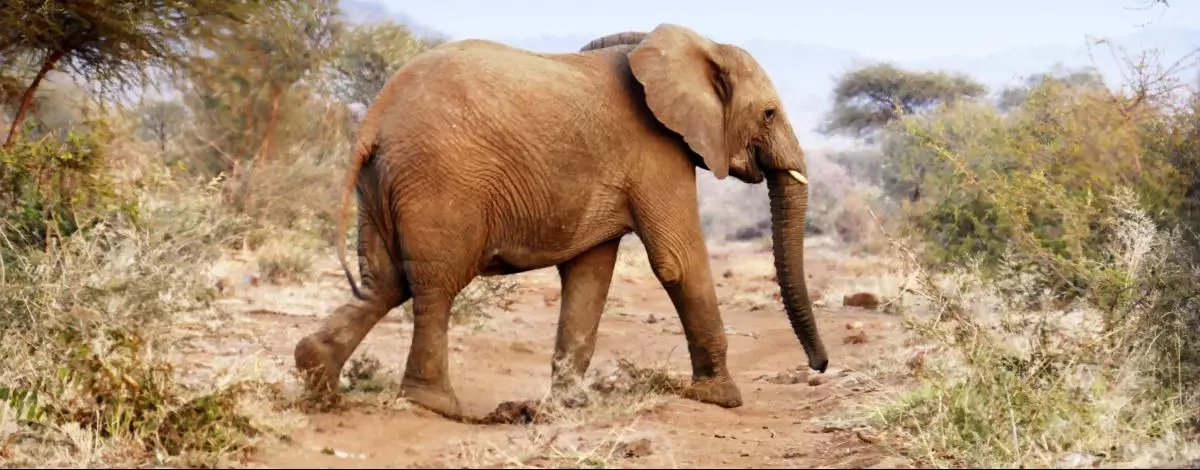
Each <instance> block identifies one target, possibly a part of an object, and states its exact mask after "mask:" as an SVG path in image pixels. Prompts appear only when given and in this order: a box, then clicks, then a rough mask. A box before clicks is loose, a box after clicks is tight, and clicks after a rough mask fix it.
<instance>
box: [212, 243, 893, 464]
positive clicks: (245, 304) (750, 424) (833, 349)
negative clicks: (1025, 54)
mask: <svg viewBox="0 0 1200 470" xmlns="http://www.w3.org/2000/svg"><path fill="white" fill-rule="evenodd" d="M627 245H631V246H629V247H627V248H626V247H623V252H622V260H621V262H620V263H619V266H618V272H617V274H616V276H615V280H614V285H613V288H612V291H611V294H610V296H609V302H608V307H607V311H606V313H605V315H604V317H603V320H602V322H601V325H600V333H599V338H598V342H597V346H596V355H595V358H594V359H593V361H592V365H591V369H590V371H589V377H599V376H603V375H604V374H608V373H610V371H612V370H614V364H615V362H616V360H617V359H618V358H626V359H629V360H631V361H633V362H634V363H636V364H638V365H640V366H644V367H653V366H656V365H665V367H666V368H667V369H669V370H670V371H671V372H673V373H677V374H680V375H683V374H686V373H688V371H690V366H689V363H688V359H687V350H686V343H685V341H684V337H683V334H682V330H681V329H680V327H679V321H678V319H677V318H676V316H675V313H674V310H673V308H672V306H671V303H670V300H669V299H668V298H667V295H666V293H665V292H664V291H663V290H662V288H661V286H660V285H658V283H657V281H656V280H655V279H654V277H653V275H652V274H651V273H650V271H649V268H648V266H647V265H645V260H644V255H641V254H640V251H641V249H642V248H641V247H640V245H636V240H635V241H634V243H627ZM710 252H711V256H712V259H713V272H714V273H715V275H716V277H717V285H718V296H719V297H720V299H721V302H722V316H723V318H724V321H725V324H726V327H727V332H728V333H729V366H730V368H731V370H732V372H733V373H734V377H735V379H736V380H737V381H738V383H739V385H740V387H741V389H742V393H743V398H744V401H745V405H743V406H742V407H740V408H736V409H722V408H719V407H715V406H711V405H705V404H701V403H698V402H694V401H691V400H686V399H682V398H678V397H670V396H667V397H653V398H644V399H638V400H637V401H629V400H626V401H624V402H620V401H617V402H614V403H615V404H614V403H603V404H594V406H591V407H589V408H590V409H588V410H582V411H578V412H577V413H576V415H574V417H573V419H562V420H559V421H556V422H554V423H550V424H541V425H492V426H471V425H465V424H460V423H455V422H451V421H448V420H445V419H443V418H440V417H438V416H436V415H433V414H431V413H429V412H427V411H425V410H422V409H419V408H415V407H411V406H408V405H407V404H406V403H405V402H403V400H391V401H389V400H387V399H385V398H379V397H386V395H387V394H386V393H378V394H375V395H374V396H375V397H376V399H375V400H374V401H370V400H366V401H361V400H360V401H355V402H353V403H354V404H352V405H351V406H350V407H349V409H348V410H345V411H341V412H337V413H328V414H318V415H310V416H308V417H307V423H305V424H304V425H303V426H302V427H301V429H299V430H298V431H297V432H296V433H295V434H294V435H293V436H292V437H291V442H285V443H279V444H273V445H271V446H269V447H268V448H266V449H264V450H263V451H262V452H260V453H259V455H257V456H256V458H255V460H254V462H252V463H251V464H252V465H254V466H269V467H292V468H297V467H303V468H313V467H355V468H359V467H361V468H380V467H383V468H390V467H454V468H461V467H464V466H466V467H481V466H535V467H536V466H541V467H557V466H588V467H595V466H618V467H648V468H653V467H659V468H671V467H706V466H707V467H741V468H768V467H792V468H795V467H809V468H814V467H838V468H844V467H857V468H862V467H869V466H872V465H884V466H890V467H894V466H896V465H898V464H897V463H896V462H895V461H894V460H890V459H889V457H888V456H889V454H891V453H892V452H891V451H890V450H889V449H888V448H887V447H886V446H885V445H883V444H882V443H879V442H878V439H877V438H876V437H875V436H874V435H872V434H870V433H869V432H864V431H861V430H855V429H849V428H845V427H840V426H836V425H834V424H836V423H831V420H836V419H837V417H838V416H839V413H840V412H842V411H845V410H847V409H848V407H851V406H854V405H857V404H861V403H866V401H867V400H869V399H870V398H871V397H873V396H876V395H878V394H880V393H884V392H886V391H887V390H888V389H890V388H894V385H895V384H894V383H892V384H889V383H886V382H888V381H889V380H886V379H883V382H884V383H881V382H880V380H881V377H884V376H895V375H896V374H880V373H878V371H881V370H886V369H887V368H888V367H893V366H895V365H896V364H901V363H902V358H900V357H899V356H900V355H901V353H900V351H902V350H903V349H904V345H903V335H902V334H901V328H900V321H901V319H900V317H898V316H894V315H889V314H887V313H883V312H877V311H871V310H864V309H859V308H853V307H842V306H841V296H842V295H843V294H850V293H854V292H857V291H859V290H865V291H871V292H881V291H883V293H885V294H887V293H889V292H887V291H888V290H894V289H895V284H896V281H895V279H894V278H890V277H889V274H887V273H888V272H889V268H888V266H886V265H885V264H884V263H883V262H882V261H879V260H871V259H863V258H853V257H849V256H847V255H844V254H842V253H839V252H838V251H836V250H833V249H830V248H827V247H821V246H814V247H810V248H809V250H808V260H807V263H808V273H809V274H810V277H811V279H810V286H809V287H810V290H812V291H813V292H814V293H816V294H817V295H821V296H823V299H822V302H819V303H818V305H820V304H822V303H824V304H828V305H830V306H829V307H823V306H822V307H818V308H817V309H816V315H817V318H818V321H819V325H820V330H821V333H822V335H823V337H824V340H825V343H826V346H827V347H828V348H829V350H830V351H829V352H830V357H831V360H832V365H831V367H834V368H837V369H840V371H841V372H834V373H832V374H827V376H828V377H827V378H828V380H827V381H826V382H825V383H820V384H817V385H810V384H809V381H808V379H807V375H808V374H807V366H806V361H805V358H804V353H803V350H802V349H801V347H800V345H799V343H798V342H797V341H796V339H795V336H794V335H793V333H792V331H791V329H790V327H789V326H788V323H787V321H786V318H785V316H784V314H783V311H782V306H781V305H780V303H779V301H778V300H776V299H775V298H774V295H777V292H778V289H777V287H775V286H774V285H773V283H772V281H771V278H772V275H773V272H774V268H773V266H772V264H771V263H772V258H771V255H770V253H769V251H766V250H764V249H763V248H762V247H761V245H759V246H756V245H751V244H738V245H728V246H722V247H712V248H711V249H710ZM322 262H324V259H322ZM331 267H332V266H330V268H331ZM322 268H323V269H324V268H325V265H324V264H322ZM221 269H224V270H225V272H224V274H225V276H226V277H227V278H229V279H235V281H234V282H233V284H234V285H235V289H234V291H233V292H232V293H231V294H230V296H229V297H228V298H227V299H226V300H224V302H226V303H227V304H228V307H229V310H230V311H232V312H235V314H234V320H235V321H236V323H237V324H238V325H239V326H240V328H238V331H239V332H240V333H239V334H230V335H229V337H227V338H223V340H222V341H221V347H219V348H216V349H214V350H211V351H210V353H209V354H203V355H196V356H195V357H194V359H193V360H194V362H195V363H196V364H197V365H200V366H206V367H221V365H222V364H228V363H231V362H233V361H235V360H237V359H235V358H237V357H242V358H244V357H245V356H247V355H248V354H249V355H254V356H255V357H259V358H263V359H265V361H263V363H264V364H265V366H263V367H262V369H263V370H265V371H268V372H270V373H273V374H278V376H279V377H283V376H286V374H287V371H288V370H290V367H291V365H292V364H291V352H292V347H293V346H294V344H295V342H296V340H298V339H299V338H300V337H301V336H303V335H305V334H308V333H309V332H312V331H314V329H315V328H316V327H317V325H318V322H319V319H320V318H321V317H323V316H325V315H327V314H328V313H329V312H330V311H332V309H333V308H334V307H336V306H337V305H338V304H339V303H340V302H341V301H343V300H344V299H345V298H347V296H348V294H347V292H346V291H347V289H346V287H345V284H344V280H343V279H342V278H341V277H340V274H338V273H337V272H336V271H333V270H332V269H326V270H325V271H322V272H321V274H320V275H319V278H318V279H317V280H315V281H312V282H309V283H306V284H303V285H292V286H277V285H268V284H266V283H259V285H257V286H251V285H248V284H246V282H245V281H244V280H245V279H246V277H245V276H244V273H245V272H246V269H247V268H246V267H245V266H239V265H237V264H236V263H231V264H229V265H227V266H224V267H222V268H221ZM239 269H240V270H241V271H239ZM326 271H327V272H326ZM519 280H520V283H521V290H520V299H519V302H518V303H517V304H516V305H515V306H514V307H513V309H512V310H513V311H512V312H503V311H499V312H493V313H492V314H491V315H492V317H491V318H490V319H481V320H478V321H474V322H470V323H467V324H464V325H458V326H456V327H455V328H454V329H453V330H452V333H451V345H452V348H453V355H452V359H451V361H452V364H451V374H452V380H453V383H454V387H455V389H456V392H457V393H458V396H459V399H460V400H461V401H462V404H463V407H464V409H465V411H467V412H468V413H472V414H475V415H479V416H482V415H484V414H486V413H488V412H490V411H492V410H493V409H494V408H495V407H496V405H497V404H498V403H500V402H504V401H510V400H525V399H537V398H540V397H542V396H543V395H544V394H545V393H546V392H547V391H548V390H549V376H550V356H551V352H552V349H553V344H554V333H555V327H556V322H557V317H558V307H559V305H558V301H557V296H556V294H557V292H558V289H559V287H558V276H557V273H556V272H555V271H554V270H553V269H546V270H540V271H537V272H532V273H526V274H524V275H521V276H520V277H519ZM411 332H412V330H411V325H410V324H408V323H405V322H404V321H403V320H402V319H401V318H400V315H399V312H398V311H397V312H393V314H392V315H391V316H389V317H388V318H386V319H385V320H384V322H382V323H381V324H380V325H379V326H378V327H377V328H376V329H375V330H374V331H372V333H371V334H370V335H369V336H368V337H367V340H366V341H365V342H364V344H363V346H362V347H360V348H359V350H358V351H357V352H356V354H355V358H359V357H363V356H364V354H365V355H368V356H371V357H375V358H378V359H379V361H380V364H381V365H382V372H380V373H378V374H377V376H381V377H382V378H383V379H382V380H384V381H387V380H390V381H396V382H398V381H399V378H400V377H401V375H402V372H403V365H404V358H405V357H406V354H407V351H408V346H409V343H410V341H411ZM851 336H854V337H857V338H856V339H855V338H852V339H846V338H847V337H851ZM864 340H865V341H864ZM212 351H216V352H212ZM352 360H353V359H352ZM891 381H892V382H894V381H895V380H891ZM364 396H372V395H370V394H367V395H364Z"/></svg>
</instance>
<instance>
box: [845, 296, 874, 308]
mask: <svg viewBox="0 0 1200 470" xmlns="http://www.w3.org/2000/svg"><path fill="white" fill-rule="evenodd" d="M879 303H880V302H879V297H878V296H876V295H875V294H872V293H870V292H858V293H855V294H851V295H845V296H842V305H843V306H846V307H860V308H865V309H868V310H875V309H877V308H879Z"/></svg>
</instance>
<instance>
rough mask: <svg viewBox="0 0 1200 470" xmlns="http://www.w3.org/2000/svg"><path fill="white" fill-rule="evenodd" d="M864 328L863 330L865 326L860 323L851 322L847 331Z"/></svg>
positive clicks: (847, 325) (847, 326)
mask: <svg viewBox="0 0 1200 470" xmlns="http://www.w3.org/2000/svg"><path fill="white" fill-rule="evenodd" d="M862 328H863V324H862V322H860V321H856V322H850V323H847V324H846V329H847V330H861V329H862Z"/></svg>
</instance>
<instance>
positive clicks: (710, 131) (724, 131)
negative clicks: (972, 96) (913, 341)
mask: <svg viewBox="0 0 1200 470" xmlns="http://www.w3.org/2000/svg"><path fill="white" fill-rule="evenodd" d="M618 43H626V44H636V47H634V48H633V50H632V51H631V52H630V53H629V65H630V68H631V69H632V71H633V74H634V76H635V77H636V78H637V80H638V82H640V83H641V84H642V86H643V88H644V89H645V96H646V104H647V106H648V107H649V109H650V111H651V112H652V113H653V114H654V116H655V118H657V119H658V121H659V122H661V123H662V124H663V125H664V126H666V127H667V128H668V129H670V130H672V131H674V132H675V133H677V134H679V135H680V136H681V137H682V138H683V140H684V141H686V142H687V145H688V147H689V148H690V149H691V150H692V152H694V153H695V154H696V156H698V157H699V158H696V159H695V160H697V162H702V163H703V166H704V167H706V168H707V169H708V170H709V171H712V172H713V174H714V175H716V177H717V178H718V179H724V178H725V177H726V176H728V175H733V176H734V177H735V178H737V179H739V180H742V181H744V182H746V183H751V184H756V183H760V182H762V181H764V180H766V182H767V186H768V188H769V194H770V200H771V214H772V235H773V239H774V254H775V269H776V271H777V272H778V279H779V287H780V289H781V291H782V294H783V303H784V308H785V310H786V312H787V316H788V319H789V320H790V321H791V324H792V329H793V330H794V331H795V332H796V337H797V338H799V340H800V343H801V344H802V345H803V346H804V351H805V353H806V354H807V355H808V363H809V366H810V367H812V368H813V369H816V370H820V371H824V370H825V368H826V366H827V365H828V363H829V359H828V356H827V355H826V352H825V347H824V345H823V344H822V342H821V338H820V335H819V333H818V332H817V326H816V322H815V320H814V319H813V314H812V304H811V302H810V301H809V298H808V288H807V285H806V282H805V281H806V279H805V274H804V218H805V213H806V211H807V209H808V180H807V178H806V176H805V174H806V168H805V164H804V151H803V149H801V147H800V142H799V140H798V139H797V138H796V134H795V132H794V131H793V130H792V125H791V123H790V122H789V121H788V118H787V114H786V113H784V110H783V105H782V103H781V102H780V99H779V94H778V93H777V92H776V91H775V86H774V85H773V84H772V83H771V80H770V79H769V78H768V77H767V74H766V72H765V71H763V69H762V67H761V66H759V64H758V62H757V61H756V60H754V58H753V57H751V56H750V54H749V53H748V52H746V51H745V50H743V49H741V48H738V47H736V46H732V45H728V44H719V43H715V42H713V41H710V40H708V39H705V38H703V37H701V36H700V35H698V34H696V33H695V32H693V31H691V30H689V29H687V28H684V27H681V26H676V25H672V24H662V25H659V26H658V27H657V28H655V29H654V31H651V32H650V33H648V34H643V33H620V34H615V35H611V36H606V37H605V38H600V39H597V40H596V41H592V43H590V44H589V45H588V46H585V48H584V49H585V50H587V49H589V48H592V49H596V48H602V47H608V46H611V45H616V44H618Z"/></svg>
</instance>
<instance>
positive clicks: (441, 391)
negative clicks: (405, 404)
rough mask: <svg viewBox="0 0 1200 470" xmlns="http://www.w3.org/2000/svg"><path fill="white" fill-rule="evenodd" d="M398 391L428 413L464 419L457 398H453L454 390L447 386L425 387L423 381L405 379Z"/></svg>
mask: <svg viewBox="0 0 1200 470" xmlns="http://www.w3.org/2000/svg"><path fill="white" fill-rule="evenodd" d="M400 391H401V392H402V393H403V394H404V397H405V398H408V401H411V402H413V403H415V404H417V405H419V406H421V407H422V408H425V409H428V410H429V411H432V412H434V413H437V414H439V415H442V416H444V417H446V418H450V419H455V420H461V419H463V418H464V416H463V414H462V408H461V407H460V406H459V405H458V397H456V396H454V390H453V389H451V388H450V386H449V385H427V384H425V383H423V381H418V380H414V379H409V378H408V377H405V378H404V380H403V381H401V383H400Z"/></svg>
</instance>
